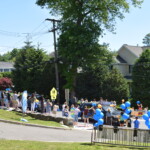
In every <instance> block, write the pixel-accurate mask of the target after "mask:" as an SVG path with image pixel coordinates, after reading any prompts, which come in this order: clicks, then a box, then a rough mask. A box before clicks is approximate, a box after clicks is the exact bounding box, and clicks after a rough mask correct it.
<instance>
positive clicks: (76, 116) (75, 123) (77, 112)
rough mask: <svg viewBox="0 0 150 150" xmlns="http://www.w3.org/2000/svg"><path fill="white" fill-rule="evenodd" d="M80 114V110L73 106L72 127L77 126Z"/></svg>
mask: <svg viewBox="0 0 150 150" xmlns="http://www.w3.org/2000/svg"><path fill="white" fill-rule="evenodd" d="M79 112H80V109H79V108H78V106H77V105H76V106H75V110H74V125H78V114H79Z"/></svg>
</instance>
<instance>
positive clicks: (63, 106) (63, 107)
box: [62, 102, 67, 116]
mask: <svg viewBox="0 0 150 150" xmlns="http://www.w3.org/2000/svg"><path fill="white" fill-rule="evenodd" d="M66 105H67V102H64V104H63V105H62V116H64V110H65V106H66Z"/></svg>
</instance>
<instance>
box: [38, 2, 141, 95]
mask: <svg viewBox="0 0 150 150" xmlns="http://www.w3.org/2000/svg"><path fill="white" fill-rule="evenodd" d="M130 2H131V3H129V2H128V1H126V0H121V1H118V0H114V1H105V0H103V1H99V0H90V1H87V0H69V1H68V0H61V1H60V0H37V2H36V3H37V4H38V5H40V6H42V7H44V6H46V7H47V8H49V9H50V13H51V14H52V15H54V14H55V15H58V16H60V17H61V22H60V24H59V28H60V37H59V39H58V52H59V55H60V57H61V58H62V59H63V60H64V64H65V65H64V67H63V68H64V69H63V73H64V75H65V77H66V80H67V84H66V87H67V88H71V89H74V88H75V87H76V78H77V69H78V68H79V67H84V66H88V65H90V64H91V63H92V62H93V61H94V62H96V61H97V62H98V59H97V58H98V55H99V54H100V51H101V49H100V46H99V44H98V40H99V36H102V34H103V31H104V29H109V30H110V31H113V30H114V24H115V20H116V18H120V19H123V17H124V16H123V14H124V13H125V12H128V11H129V6H130V4H131V5H133V6H139V5H140V4H141V2H142V0H131V1H130ZM73 94H75V93H74V92H73Z"/></svg>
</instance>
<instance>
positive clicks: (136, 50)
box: [123, 44, 143, 57]
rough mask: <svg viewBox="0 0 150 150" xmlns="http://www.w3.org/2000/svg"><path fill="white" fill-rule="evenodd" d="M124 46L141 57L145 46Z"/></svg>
mask: <svg viewBox="0 0 150 150" xmlns="http://www.w3.org/2000/svg"><path fill="white" fill-rule="evenodd" d="M123 46H124V47H126V48H127V49H128V50H129V51H131V52H132V53H133V54H134V55H136V56H137V57H140V55H141V54H142V52H143V48H142V47H140V46H131V45H127V44H124V45H123Z"/></svg>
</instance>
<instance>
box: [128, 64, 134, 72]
mask: <svg viewBox="0 0 150 150" xmlns="http://www.w3.org/2000/svg"><path fill="white" fill-rule="evenodd" d="M132 69H133V65H129V73H132Z"/></svg>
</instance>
